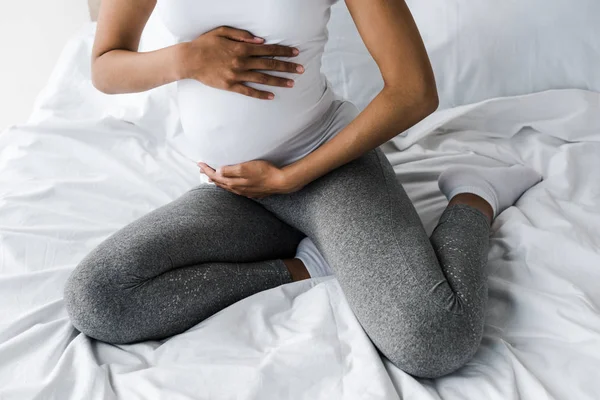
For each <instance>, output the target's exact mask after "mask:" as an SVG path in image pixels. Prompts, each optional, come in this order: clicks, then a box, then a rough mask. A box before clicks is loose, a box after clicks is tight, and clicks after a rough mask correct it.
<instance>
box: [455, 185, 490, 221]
mask: <svg viewBox="0 0 600 400" xmlns="http://www.w3.org/2000/svg"><path fill="white" fill-rule="evenodd" d="M455 204H466V205H468V206H471V207H473V208H476V209H478V210H479V211H481V212H482V213H483V214H485V216H486V217H487V218H488V221H489V222H490V224H491V223H492V220H493V219H494V210H493V209H492V206H491V205H490V203H488V202H487V201H486V200H485V199H483V198H482V197H479V196H477V195H476V194H472V193H460V194H457V195H456V196H454V197H453V198H452V200H450V203H449V204H448V206H453V205H455Z"/></svg>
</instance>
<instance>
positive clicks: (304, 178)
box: [282, 0, 438, 189]
mask: <svg viewBox="0 0 600 400" xmlns="http://www.w3.org/2000/svg"><path fill="white" fill-rule="evenodd" d="M346 3H347V5H348V8H349V10H350V13H351V15H352V18H353V19H354V21H355V23H356V26H357V28H358V31H359V33H360V35H361V37H362V39H363V41H364V42H365V45H366V46H367V48H368V50H369V52H370V53H371V55H372V56H373V58H374V59H375V62H376V63H377V65H378V67H379V69H380V71H381V74H382V76H383V81H384V88H383V90H382V91H381V92H380V93H379V94H378V95H377V96H376V97H375V98H374V99H373V101H372V102H371V103H370V104H369V105H368V106H367V107H366V108H365V109H364V110H363V111H362V112H361V113H360V114H359V115H358V116H357V117H356V118H355V119H354V120H353V121H352V122H351V123H350V124H348V125H347V126H346V127H345V128H344V129H343V130H342V131H341V132H340V133H338V134H337V135H336V136H335V137H334V138H333V139H331V140H330V141H329V142H327V143H325V144H324V145H322V146H320V147H319V148H318V149H317V150H315V151H313V152H312V153H310V154H309V155H307V156H306V157H304V158H302V159H301V160H298V161H296V162H294V163H292V164H289V165H287V166H285V167H283V168H282V171H283V172H284V182H285V183H284V184H287V185H289V186H291V187H290V189H292V188H298V187H302V186H304V185H306V184H308V183H309V182H311V181H313V180H315V179H317V178H319V177H320V176H322V175H325V174H326V173H327V172H329V171H331V170H333V169H335V168H337V167H339V166H341V165H343V164H346V163H347V162H349V161H352V160H353V159H355V158H357V157H359V156H361V155H362V154H364V153H366V152H367V151H369V150H371V149H374V148H375V147H377V146H380V145H381V144H383V143H385V142H386V141H388V140H390V139H391V138H393V137H394V136H396V135H397V134H399V133H401V132H403V131H405V130H406V129H408V128H410V127H411V126H413V125H415V124H416V123H417V122H419V121H421V120H422V119H424V118H425V117H427V116H428V115H429V114H431V113H432V112H434V111H435V110H436V109H437V107H438V95H437V89H436V83H435V78H434V75H433V71H432V69H431V64H430V62H429V58H428V56H427V52H426V50H425V45H424V44H423V41H422V39H421V36H420V34H419V31H418V29H417V26H416V24H415V21H414V19H413V17H412V15H411V13H410V11H409V9H408V6H407V5H406V3H405V2H404V0H346Z"/></svg>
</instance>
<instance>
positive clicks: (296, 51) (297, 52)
mask: <svg viewBox="0 0 600 400" xmlns="http://www.w3.org/2000/svg"><path fill="white" fill-rule="evenodd" d="M292 53H293V54H294V55H295V56H297V55H298V54H300V50H298V49H294V50H292Z"/></svg>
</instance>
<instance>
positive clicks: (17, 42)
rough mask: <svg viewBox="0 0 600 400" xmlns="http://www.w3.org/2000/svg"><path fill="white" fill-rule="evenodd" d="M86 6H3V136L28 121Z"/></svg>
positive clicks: (8, 1)
mask: <svg viewBox="0 0 600 400" xmlns="http://www.w3.org/2000/svg"><path fill="white" fill-rule="evenodd" d="M87 21H89V14H88V8H87V2H86V0H0V131H2V130H3V129H4V128H6V127H7V126H9V125H13V124H17V123H22V122H25V121H26V120H27V117H28V116H29V114H30V112H31V108H32V106H33V102H34V100H35V98H36V96H37V94H38V93H39V91H40V90H41V89H42V88H43V87H44V84H45V83H46V81H47V80H48V77H49V76H50V72H52V68H53V67H54V64H55V62H56V60H57V58H58V56H59V54H60V51H61V50H62V47H63V45H64V44H65V42H66V40H67V39H68V38H69V37H70V36H71V35H72V34H73V33H75V32H77V30H78V29H80V28H81V26H82V25H83V24H85V23H86V22H87Z"/></svg>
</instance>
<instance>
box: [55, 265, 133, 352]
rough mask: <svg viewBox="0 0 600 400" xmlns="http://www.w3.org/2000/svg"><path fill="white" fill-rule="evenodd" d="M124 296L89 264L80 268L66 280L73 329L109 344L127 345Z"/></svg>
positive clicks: (67, 301) (65, 297) (65, 299)
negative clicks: (122, 325) (123, 328)
mask: <svg viewBox="0 0 600 400" xmlns="http://www.w3.org/2000/svg"><path fill="white" fill-rule="evenodd" d="M121 298H122V296H121V295H120V293H119V289H117V287H116V285H115V284H114V283H112V282H110V280H108V279H106V276H103V275H102V274H101V273H100V271H98V269H96V268H93V266H91V265H89V263H82V264H80V265H79V266H78V267H77V268H76V269H75V271H73V273H72V274H71V276H70V277H69V278H68V279H67V282H66V284H65V288H64V301H65V307H66V309H67V313H68V314H69V317H70V319H71V323H72V324H73V326H74V327H75V328H76V329H77V330H78V331H80V332H81V333H83V334H85V335H87V336H89V337H91V338H93V339H97V340H101V341H103V342H108V343H115V344H116V343H126V342H127V338H126V337H124V336H123V335H122V334H121V332H120V329H119V327H120V326H121V324H122V323H123V307H122V302H121Z"/></svg>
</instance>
